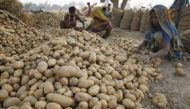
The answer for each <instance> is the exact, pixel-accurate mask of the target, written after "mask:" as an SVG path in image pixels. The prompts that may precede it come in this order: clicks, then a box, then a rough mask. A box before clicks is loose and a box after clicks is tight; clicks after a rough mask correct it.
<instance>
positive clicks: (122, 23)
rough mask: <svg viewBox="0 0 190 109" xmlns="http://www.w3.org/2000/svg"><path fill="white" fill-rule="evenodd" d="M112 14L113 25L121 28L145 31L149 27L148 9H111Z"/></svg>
mask: <svg viewBox="0 0 190 109" xmlns="http://www.w3.org/2000/svg"><path fill="white" fill-rule="evenodd" d="M112 16H113V17H112V24H113V26H114V27H118V28H121V29H123V30H132V31H141V32H145V31H146V30H147V29H148V27H149V21H150V16H149V10H146V11H142V10H138V11H136V12H134V11H133V10H132V9H130V10H125V11H122V10H119V9H113V13H112Z"/></svg>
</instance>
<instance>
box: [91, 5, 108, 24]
mask: <svg viewBox="0 0 190 109" xmlns="http://www.w3.org/2000/svg"><path fill="white" fill-rule="evenodd" d="M92 16H93V17H97V18H99V19H101V20H105V21H106V20H108V19H107V18H106V17H105V16H104V14H103V13H102V11H101V9H100V8H99V7H96V8H94V9H93V10H92Z"/></svg>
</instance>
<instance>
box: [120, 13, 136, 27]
mask: <svg viewBox="0 0 190 109" xmlns="http://www.w3.org/2000/svg"><path fill="white" fill-rule="evenodd" d="M133 14H134V12H133V10H132V9H130V10H127V11H126V12H125V14H124V16H123V19H122V20H121V23H120V28H121V29H124V30H129V29H130V27H131V22H132V19H133Z"/></svg>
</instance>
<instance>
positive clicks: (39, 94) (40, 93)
mask: <svg viewBox="0 0 190 109" xmlns="http://www.w3.org/2000/svg"><path fill="white" fill-rule="evenodd" d="M43 96H44V91H43V89H38V90H36V91H35V92H34V97H35V98H37V99H39V98H41V97H43Z"/></svg>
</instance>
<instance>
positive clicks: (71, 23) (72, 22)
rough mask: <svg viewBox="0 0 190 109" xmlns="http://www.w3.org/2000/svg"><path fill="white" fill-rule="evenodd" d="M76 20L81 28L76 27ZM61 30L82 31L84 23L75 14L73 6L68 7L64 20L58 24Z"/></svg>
mask: <svg viewBox="0 0 190 109" xmlns="http://www.w3.org/2000/svg"><path fill="white" fill-rule="evenodd" d="M77 20H79V21H80V22H81V23H82V25H83V27H77ZM60 26H61V29H72V28H73V29H75V30H78V31H82V30H83V29H84V28H85V27H84V21H83V20H82V19H81V18H80V17H79V16H78V15H77V14H76V8H75V7H74V6H72V7H69V13H68V14H66V15H65V17H64V20H63V21H61V23H60Z"/></svg>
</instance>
